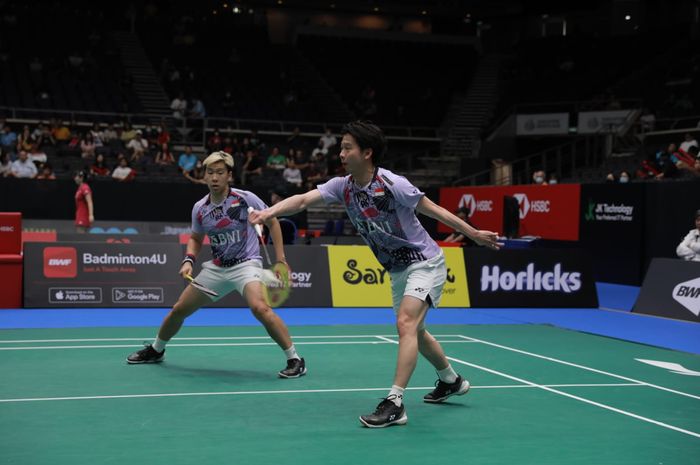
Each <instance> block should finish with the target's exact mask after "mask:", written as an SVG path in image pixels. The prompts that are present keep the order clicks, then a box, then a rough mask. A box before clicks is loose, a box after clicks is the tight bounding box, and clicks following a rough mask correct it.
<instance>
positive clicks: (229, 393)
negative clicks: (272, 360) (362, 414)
mask: <svg viewBox="0 0 700 465" xmlns="http://www.w3.org/2000/svg"><path fill="white" fill-rule="evenodd" d="M551 386H554V387H611V386H640V385H639V384H631V383H619V384H552V385H551ZM533 387H536V386H529V385H526V384H506V385H494V386H471V387H470V389H523V388H533ZM434 388H435V386H424V387H409V388H406V390H407V391H430V390H433V389H434ZM386 390H387V388H385V387H381V388H347V389H300V390H284V391H224V392H175V393H168V394H123V395H114V396H75V397H27V398H18V399H0V403H18V402H42V401H60V400H99V399H140V398H149V397H196V396H241V395H255V394H308V393H329V392H371V391H386Z"/></svg>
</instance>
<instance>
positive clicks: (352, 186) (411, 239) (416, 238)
mask: <svg viewBox="0 0 700 465" xmlns="http://www.w3.org/2000/svg"><path fill="white" fill-rule="evenodd" d="M318 191H319V192H320V193H321V197H323V200H324V201H325V202H326V203H341V204H343V205H345V210H346V211H347V213H348V217H349V218H350V221H352V224H353V225H354V226H355V228H356V229H357V231H358V232H359V233H360V235H361V236H362V238H363V239H364V240H365V242H366V243H367V245H369V247H370V248H371V249H372V252H374V255H375V256H376V257H377V260H379V263H381V264H382V266H384V268H386V269H387V270H389V271H397V270H401V269H404V268H406V267H407V266H408V265H410V264H411V263H415V262H420V261H424V260H428V259H430V258H433V257H435V256H437V255H439V254H440V247H438V245H437V244H436V243H435V241H434V240H433V239H432V238H431V237H430V236H429V235H428V233H427V232H426V230H425V229H424V228H423V225H421V224H420V222H419V221H418V218H416V214H415V209H416V205H418V202H419V201H420V199H421V198H422V197H423V196H424V195H425V194H424V193H423V192H421V191H420V190H418V188H417V187H415V186H414V185H413V184H411V183H410V182H409V181H408V180H407V179H406V178H404V177H403V176H399V175H396V174H394V173H392V172H391V171H389V170H385V169H384V168H376V169H375V171H374V176H373V177H372V181H371V182H370V183H369V185H367V186H365V187H360V186H358V185H357V183H355V181H354V180H353V178H352V176H345V177H337V178H333V179H331V180H330V181H328V182H327V183H325V184H320V185H319V186H318Z"/></svg>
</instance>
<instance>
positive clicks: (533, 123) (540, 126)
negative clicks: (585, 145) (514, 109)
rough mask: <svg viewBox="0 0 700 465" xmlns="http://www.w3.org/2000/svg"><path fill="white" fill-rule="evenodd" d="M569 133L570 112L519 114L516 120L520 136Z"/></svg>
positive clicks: (517, 131)
mask: <svg viewBox="0 0 700 465" xmlns="http://www.w3.org/2000/svg"><path fill="white" fill-rule="evenodd" d="M568 133H569V114H568V113H537V114H531V115H518V117H517V120H516V134H517V135H518V136H535V135H537V136H539V135H561V134H568Z"/></svg>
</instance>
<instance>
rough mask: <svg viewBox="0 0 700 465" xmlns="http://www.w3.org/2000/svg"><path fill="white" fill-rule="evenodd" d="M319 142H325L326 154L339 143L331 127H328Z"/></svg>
mask: <svg viewBox="0 0 700 465" xmlns="http://www.w3.org/2000/svg"><path fill="white" fill-rule="evenodd" d="M319 142H321V143H322V144H323V150H325V153H324V155H325V154H326V153H328V151H329V150H331V147H334V146H336V145H337V144H338V139H336V137H335V136H334V135H333V133H332V132H331V128H326V132H325V133H324V134H323V135H322V136H321V138H320V139H319Z"/></svg>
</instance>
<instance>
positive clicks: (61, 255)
mask: <svg viewBox="0 0 700 465" xmlns="http://www.w3.org/2000/svg"><path fill="white" fill-rule="evenodd" d="M44 276H45V277H47V278H75V277H76V276H78V253H77V252H76V250H75V248H74V247H46V248H45V249H44Z"/></svg>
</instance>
